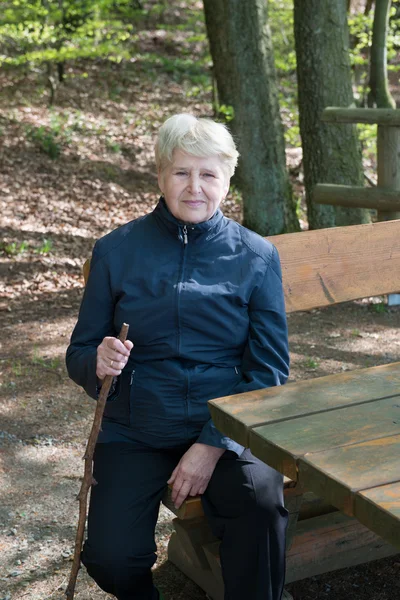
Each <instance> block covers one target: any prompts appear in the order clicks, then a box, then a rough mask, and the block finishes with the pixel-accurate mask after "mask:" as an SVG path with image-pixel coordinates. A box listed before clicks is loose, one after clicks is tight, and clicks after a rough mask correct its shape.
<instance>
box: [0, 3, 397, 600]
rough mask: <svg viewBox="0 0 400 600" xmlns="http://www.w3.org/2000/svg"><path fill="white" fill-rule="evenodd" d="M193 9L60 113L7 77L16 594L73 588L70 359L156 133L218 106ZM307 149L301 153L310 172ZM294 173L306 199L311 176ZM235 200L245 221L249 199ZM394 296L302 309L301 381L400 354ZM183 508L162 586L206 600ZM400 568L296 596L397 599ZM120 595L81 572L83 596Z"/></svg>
mask: <svg viewBox="0 0 400 600" xmlns="http://www.w3.org/2000/svg"><path fill="white" fill-rule="evenodd" d="M191 6H192V7H194V9H196V10H199V6H200V3H198V2H192V3H191ZM187 15H188V22H189V21H190V23H189V26H187V27H186V29H185V30H183V29H182V30H180V29H178V30H169V29H168V28H164V29H157V27H156V24H155V23H154V24H153V25H152V24H151V23H150V24H149V23H148V24H147V27H146V29H143V30H142V31H140V32H139V35H138V38H139V41H138V43H137V47H136V54H135V58H134V59H132V60H131V61H126V62H124V63H122V64H117V63H109V62H107V61H103V60H98V61H91V62H83V61H82V62H81V63H77V64H74V65H73V68H72V66H70V67H69V68H68V69H67V80H66V84H65V85H63V86H60V88H59V89H58V92H57V97H56V103H55V106H54V108H52V109H51V110H50V109H49V108H47V106H46V104H47V98H48V90H47V88H46V87H45V84H44V83H43V82H44V79H43V78H42V76H41V75H40V74H38V73H33V72H31V71H28V70H26V71H24V70H18V71H16V70H8V71H7V70H5V69H3V70H2V71H0V88H1V89H2V91H3V95H2V98H1V100H0V134H1V137H0V172H1V173H2V177H1V179H0V214H1V220H2V245H1V256H0V275H1V280H2V282H3V283H2V284H1V286H2V287H1V290H0V291H1V292H2V299H1V300H0V327H1V331H2V332H3V335H2V337H1V340H2V341H1V346H0V350H1V359H0V377H1V386H0V393H1V413H0V414H1V417H0V419H1V424H0V460H1V462H0V477H1V487H0V551H1V557H0V599H1V600H20V599H28V600H39V599H40V600H44V599H46V600H47V599H54V600H56V599H59V600H61V598H63V597H64V595H63V591H64V589H65V586H66V581H67V578H68V574H69V569H70V565H71V562H70V561H71V552H72V545H73V539H74V534H75V527H76V521H77V503H76V502H75V500H74V498H75V495H76V492H77V491H78V488H79V479H80V476H81V472H82V460H81V457H82V454H83V449H84V446H85V442H86V439H87V435H88V432H89V429H90V425H91V420H92V415H93V404H92V402H91V401H89V400H88V399H87V398H86V396H85V394H84V393H83V392H82V391H81V390H80V389H78V388H77V387H76V386H75V385H74V384H73V383H72V382H70V381H69V379H68V377H67V374H66V370H65V367H64V354H65V349H66V346H67V344H68V339H69V335H70V333H71V330H72V328H73V325H74V322H75V320H76V316H77V311H78V308H79V302H80V298H81V295H82V288H83V281H82V275H81V267H82V263H83V262H84V260H85V258H86V257H87V256H89V255H90V251H91V248H92V245H93V241H94V240H95V239H96V238H97V237H99V236H101V235H103V234H104V233H106V232H107V231H109V230H111V229H113V228H115V227H116V226H118V225H120V224H121V223H124V222H126V221H128V220H130V219H132V218H134V217H136V216H139V215H141V214H143V213H145V212H147V211H149V210H151V209H152V207H153V206H154V205H155V203H156V201H157V186H156V177H155V170H154V164H153V142H154V134H155V131H156V130H157V129H158V127H159V125H160V123H161V122H162V121H163V120H164V119H165V117H166V116H168V115H170V114H172V113H174V112H179V111H182V110H185V111H191V112H194V113H195V114H202V115H210V116H211V108H210V106H211V91H210V87H211V86H210V77H209V65H208V62H207V56H206V52H205V49H204V39H203V38H202V36H201V35H200V36H199V35H198V32H199V31H200V32H201V31H203V29H202V27H203V24H202V23H201V22H198V18H199V17H198V12H196V11H195V10H194V11H193V12H188V13H187ZM179 18H181V17H179V15H177V14H175V13H174V11H173V10H172V9H171V10H170V12H169V13H166V14H165V15H164V19H165V20H166V21H168V20H169V22H171V23H174V22H176V21H177V20H179ZM174 20H175V21H174ZM194 34H195V35H194ZM284 118H287V115H286V116H285V115H284ZM300 158H301V153H300V152H299V150H298V149H297V148H292V149H289V150H288V160H289V164H290V165H291V166H292V167H293V168H294V171H295V172H298V169H297V168H296V167H298V165H299V161H300ZM293 183H294V185H295V189H296V190H297V191H298V192H299V193H300V192H301V189H302V183H301V177H300V179H299V178H297V179H296V180H293ZM223 208H224V211H225V213H226V214H227V215H228V216H232V217H233V218H236V219H238V220H239V221H240V219H241V206H240V202H239V200H238V198H237V196H236V195H235V196H230V197H229V198H228V199H227V201H226V202H225V205H224V207H223ZM381 300H382V299H376V298H374V299H368V300H365V301H362V302H354V303H349V304H346V305H342V306H339V307H333V308H329V309H326V310H321V311H320V310H317V311H311V312H307V313H301V314H296V315H292V316H291V317H290V318H289V325H290V339H291V350H292V359H293V369H292V379H300V378H306V377H316V376H320V375H324V374H327V373H333V372H340V371H341V370H346V369H355V368H360V367H366V366H372V365H378V364H385V363H388V362H392V361H396V360H400V339H399V335H398V334H399V327H400V308H388V307H387V306H386V305H385V304H383V303H382V302H381ZM171 518H172V516H171V514H170V513H169V512H168V511H167V510H166V509H162V512H161V515H160V521H159V524H158V529H157V541H158V548H159V560H158V562H157V565H156V567H155V571H154V573H155V578H156V580H157V583H158V584H159V585H160V587H161V588H162V589H163V590H164V591H165V596H166V599H167V600H186V599H192V600H200V599H204V594H203V592H202V591H201V590H199V588H197V587H196V586H195V585H194V584H193V583H192V582H190V581H189V580H187V579H186V578H185V577H184V576H183V575H182V574H181V573H180V572H179V571H178V570H177V569H176V568H175V567H173V565H171V564H170V563H168V561H167V559H166V546H167V542H168V536H169V533H170V531H171ZM399 569H400V559H399V557H394V558H391V559H385V560H381V561H377V562H374V563H370V564H368V565H363V566H360V567H357V568H352V569H346V570H343V571H339V572H336V573H332V574H327V575H324V576H320V577H315V578H312V579H309V580H304V581H302V582H298V583H297V584H294V585H291V586H289V590H290V591H291V592H292V593H293V595H294V597H295V600H322V599H325V598H327V599H331V600H343V599H344V598H349V599H353V598H354V599H357V600H358V599H359V600H389V599H390V600H393V599H394V598H396V597H398V596H399V595H400V588H399V581H400V577H399V575H400V570H399ZM107 597H108V596H107V594H104V593H102V592H101V591H99V590H98V589H97V587H96V586H95V584H94V583H93V582H92V581H91V580H90V579H89V578H88V577H87V576H86V575H85V573H84V572H81V573H80V575H79V581H78V587H77V594H76V598H77V600H84V599H85V600H88V599H93V600H100V599H104V598H107Z"/></svg>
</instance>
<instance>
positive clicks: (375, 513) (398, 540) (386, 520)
mask: <svg viewBox="0 0 400 600" xmlns="http://www.w3.org/2000/svg"><path fill="white" fill-rule="evenodd" d="M354 514H355V515H356V516H357V519H358V520H359V521H361V523H363V524H364V525H366V526H367V527H369V529H372V531H375V532H379V534H380V535H382V537H384V538H385V540H387V541H389V542H390V543H392V544H393V546H396V547H397V548H398V549H399V550H400V482H397V483H392V484H389V485H383V486H380V487H376V488H373V489H368V490H364V491H362V492H358V493H357V494H356V495H355V498H354Z"/></svg>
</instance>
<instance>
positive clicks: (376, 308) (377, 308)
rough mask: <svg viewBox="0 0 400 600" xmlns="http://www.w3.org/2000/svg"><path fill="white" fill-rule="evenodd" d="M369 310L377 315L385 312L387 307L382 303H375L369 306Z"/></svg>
mask: <svg viewBox="0 0 400 600" xmlns="http://www.w3.org/2000/svg"><path fill="white" fill-rule="evenodd" d="M370 309H371V310H372V312H375V313H377V314H382V313H385V312H387V306H386V304H385V303H384V302H377V303H376V304H375V303H373V304H370Z"/></svg>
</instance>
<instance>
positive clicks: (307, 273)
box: [164, 221, 400, 600]
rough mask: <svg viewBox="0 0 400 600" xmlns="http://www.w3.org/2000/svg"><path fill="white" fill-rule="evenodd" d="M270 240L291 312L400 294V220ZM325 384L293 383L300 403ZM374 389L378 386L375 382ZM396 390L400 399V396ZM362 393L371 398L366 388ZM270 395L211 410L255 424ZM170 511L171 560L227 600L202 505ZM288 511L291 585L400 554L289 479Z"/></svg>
mask: <svg viewBox="0 0 400 600" xmlns="http://www.w3.org/2000/svg"><path fill="white" fill-rule="evenodd" d="M269 239H270V241H271V242H272V243H273V244H274V245H275V246H276V247H277V248H278V251H279V254H280V257H281V263H282V276H283V285H284V291H285V300H286V308H287V312H289V313H291V312H296V311H307V310H310V309H314V308H321V307H325V306H330V305H333V304H337V303H340V302H345V301H349V300H356V299H359V298H366V297H370V296H380V295H382V294H388V293H393V292H398V291H399V290H400V221H388V222H384V223H376V224H372V225H357V226H351V227H342V228H332V229H324V230H318V231H309V232H301V233H295V234H284V235H280V236H274V237H271V238H269ZM368 371H369V370H368ZM329 377H330V379H331V382H330V388H331V390H330V391H331V393H332V394H334V395H335V394H336V395H338V394H339V393H340V383H341V381H343V380H344V379H345V378H347V377H348V373H340V374H338V375H332V376H329ZM322 379H325V378H317V379H314V380H312V381H309V382H305V381H300V382H298V383H291V384H290V393H291V394H292V395H294V396H296V395H298V397H299V398H300V397H301V396H302V394H303V395H306V394H312V393H313V390H314V392H315V391H316V390H317V389H318V385H319V382H320V381H321V380H322ZM314 382H315V383H314ZM306 383H307V385H308V387H307V389H306V388H305V384H306ZM367 385H369V386H371V382H370V381H369V382H368V383H367ZM395 385H397V381H396V382H395ZM310 386H311V387H310ZM396 389H398V391H399V393H400V389H399V388H396ZM285 390H287V391H288V392H289V386H284V387H283V388H281V389H279V388H274V392H273V393H274V395H275V396H277V395H279V393H280V391H281V392H282V393H283V392H284V391H285ZM270 392H271V393H272V390H270ZM360 393H361V394H363V391H362V387H361V390H360ZM263 394H265V391H264V392H263V390H260V391H258V392H252V393H251V394H241V395H237V396H231V397H228V398H226V399H221V400H216V401H212V402H211V403H210V404H211V405H213V404H216V405H219V406H221V404H223V403H224V401H226V403H227V404H229V405H230V407H232V406H236V407H238V410H240V409H239V407H243V414H244V413H245V411H246V407H245V406H244V405H245V404H246V402H248V403H249V404H248V405H247V406H249V407H250V405H251V408H249V419H251V418H253V417H254V419H256V416H255V415H254V403H252V402H251V399H254V400H257V398H259V397H261V396H262V395H263ZM364 395H365V393H364ZM250 397H251V398H250ZM241 418H242V417H241ZM217 426H218V427H219V428H220V429H221V431H223V432H224V433H225V434H226V435H230V436H231V437H233V438H235V439H236V441H239V442H240V443H244V444H245V441H246V440H245V438H243V437H242V438H240V435H238V431H237V430H236V429H237V424H236V423H235V422H234V421H233V420H230V421H229V425H228V424H227V423H222V422H219V423H217ZM293 475H295V472H294V473H293ZM164 504H165V505H166V506H168V507H169V508H170V509H171V510H172V511H173V512H175V514H176V518H175V519H174V521H173V523H174V529H175V533H174V534H173V535H172V537H171V541H170V544H169V548H168V555H169V559H170V560H171V562H173V563H174V564H175V565H176V566H178V567H179V569H181V570H182V571H183V572H184V573H185V574H186V575H187V576H188V577H190V578H191V579H193V580H194V581H195V582H196V583H197V584H198V585H199V586H200V587H202V588H203V589H204V590H206V592H207V593H208V595H209V596H210V597H211V598H212V599H213V600H222V599H223V582H222V577H221V569H220V562H219V554H218V547H219V542H218V540H215V539H213V537H212V534H211V532H210V530H209V528H208V526H207V523H206V521H205V517H204V516H203V512H202V508H201V501H200V498H195V499H190V500H189V501H187V502H186V503H185V504H184V505H183V506H182V507H181V509H179V511H176V510H175V509H174V507H173V506H172V505H171V502H170V500H169V498H168V496H166V498H165V499H164ZM285 504H286V507H287V508H288V510H289V526H288V531H287V557H286V562H287V571H286V582H287V583H290V582H292V581H296V580H299V579H304V578H306V577H311V576H314V575H318V574H320V573H324V572H328V571H332V570H335V569H339V568H343V567H349V566H354V565H357V564H360V563H363V562H367V561H370V560H375V559H378V558H384V557H387V556H391V555H394V554H396V553H397V552H398V550H397V549H396V548H395V547H393V546H392V545H391V544H390V543H387V542H385V541H384V540H383V539H382V538H381V537H379V536H378V535H376V534H374V533H373V532H372V531H371V530H370V529H369V528H368V527H366V526H364V525H362V524H361V523H360V522H359V521H358V520H357V519H355V518H353V517H350V516H347V515H346V514H343V513H342V512H340V511H338V510H337V509H336V508H334V507H333V506H332V505H330V504H329V503H328V502H326V501H324V499H322V498H318V497H317V496H315V495H314V494H313V493H312V492H310V491H307V490H303V489H301V488H300V487H299V485H297V484H296V481H293V479H292V480H291V479H289V478H287V477H285ZM364 522H366V521H364ZM286 594H287V593H286ZM287 597H289V595H287Z"/></svg>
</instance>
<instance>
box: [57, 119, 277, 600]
mask: <svg viewBox="0 0 400 600" xmlns="http://www.w3.org/2000/svg"><path fill="white" fill-rule="evenodd" d="M237 159H238V152H237V150H236V147H235V144H234V141H233V139H232V136H231V135H230V133H229V131H228V130H227V129H226V127H225V126H224V125H222V124H220V123H215V122H213V121H211V120H209V119H197V118H195V117H194V116H192V115H187V114H180V115H175V116H173V117H171V118H170V119H168V120H167V121H166V122H165V123H164V124H163V125H162V127H161V128H160V131H159V136H158V140H157V144H156V164H157V171H158V184H159V187H160V190H161V193H162V196H161V198H160V199H159V202H158V204H157V206H156V208H155V209H154V210H153V212H151V213H149V214H147V215H145V216H144V217H141V218H139V219H135V220H133V221H131V222H130V223H127V224H126V225H123V226H122V227H119V228H118V229H116V230H115V231H112V232H111V233H110V234H108V235H106V236H105V237H103V238H102V239H100V240H99V241H98V242H97V243H96V244H95V247H94V250H93V258H92V261H91V271H90V275H89V280H88V283H87V286H86V290H85V294H84V297H83V301H82V306H81V309H80V313H79V319H78V322H77V325H76V327H75V329H74V332H73V334H72V338H71V343H70V346H69V348H68V351H67V366H68V371H69V374H70V376H71V378H72V379H73V380H74V381H75V382H76V383H78V384H79V385H81V386H82V387H83V388H84V389H85V390H86V392H87V393H88V394H89V396H92V397H93V398H95V399H96V398H97V397H98V393H99V388H100V387H101V383H102V380H103V379H104V377H105V376H106V375H113V376H114V382H115V385H114V389H113V390H112V392H111V393H110V396H109V398H108V401H107V405H106V410H105V413H104V420H103V425H102V431H101V433H100V436H99V440H98V444H97V447H96V452H95V457H94V477H95V479H96V481H97V482H98V485H96V486H95V487H94V488H93V490H92V494H91V501H90V509H89V520H88V538H87V540H86V543H85V545H84V549H83V553H82V561H83V563H84V564H85V566H86V568H87V570H88V572H89V574H90V575H91V576H92V577H93V578H94V579H95V581H96V582H97V583H98V585H99V586H100V587H101V588H102V589H103V590H105V591H106V592H109V593H111V594H114V595H115V596H116V597H117V598H118V599H119V600H156V599H157V598H160V597H161V596H160V595H159V592H158V590H157V589H156V588H155V587H154V585H153V582H152V576H151V567H152V566H153V564H154V562H155V560H156V555H155V551H156V545H155V541H154V529H155V525H156V521H157V515H158V510H159V505H160V501H161V498H162V496H163V494H164V491H165V488H166V486H167V484H168V483H169V484H170V485H172V486H173V494H172V498H173V501H174V502H175V504H176V506H177V507H179V506H180V505H181V503H182V502H183V501H184V500H185V498H187V497H188V496H194V495H196V494H202V502H203V506H204V511H205V514H206V516H207V518H208V520H209V522H210V525H211V527H212V530H213V531H214V533H215V535H216V536H218V537H219V538H220V539H221V548H220V554H221V565H222V574H223V578H224V583H225V599H226V600H244V599H246V600H279V599H280V598H281V595H282V591H283V583H284V565H285V559H284V556H285V529H286V522H287V511H286V509H285V508H284V504H283V485H282V483H283V482H282V476H281V475H280V474H279V473H277V472H276V471H274V470H273V469H271V468H269V467H268V466H267V465H265V464H264V463H262V462H260V461H259V460H258V459H256V458H255V457H254V456H253V455H252V454H251V452H250V451H249V450H248V449H244V448H243V447H242V446H240V445H239V444H237V443H235V442H234V441H233V440H231V439H229V438H227V437H226V436H224V435H222V434H221V433H220V432H219V431H218V430H217V429H216V427H215V426H214V424H213V422H212V420H211V419H210V414H209V411H208V408H207V401H208V400H210V399H211V398H218V397H221V396H227V395H230V394H238V393H241V392H246V391H249V390H256V389H260V388H265V387H269V386H275V385H281V384H283V383H284V382H285V381H286V379H287V376H288V363H289V358H288V342H287V326H286V318H285V308H284V299H283V292H282V283H281V271H280V264H279V257H278V253H277V251H276V249H275V248H274V246H272V244H270V243H269V242H268V241H266V240H264V239H263V238H262V237H260V236H258V235H257V234H255V233H253V232H252V231H249V230H247V229H245V228H244V227H242V226H241V225H239V224H238V223H236V222H235V221H232V220H230V219H227V218H226V217H224V216H223V214H222V212H221V210H220V208H219V207H220V204H221V202H222V201H223V200H224V198H225V197H226V195H227V193H228V190H229V180H230V177H231V176H232V175H233V173H234V170H235V166H236V164H237ZM123 322H126V323H129V325H130V329H129V340H127V341H126V342H125V343H124V344H123V343H122V342H120V341H119V340H118V339H116V337H115V336H116V334H117V333H118V332H119V330H120V328H121V325H122V323H123Z"/></svg>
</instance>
